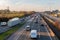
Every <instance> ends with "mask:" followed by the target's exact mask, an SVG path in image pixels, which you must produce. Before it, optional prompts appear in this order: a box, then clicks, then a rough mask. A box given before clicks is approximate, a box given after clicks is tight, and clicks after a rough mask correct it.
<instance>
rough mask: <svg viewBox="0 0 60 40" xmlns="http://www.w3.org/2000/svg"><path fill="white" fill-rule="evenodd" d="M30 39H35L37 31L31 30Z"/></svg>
mask: <svg viewBox="0 0 60 40" xmlns="http://www.w3.org/2000/svg"><path fill="white" fill-rule="evenodd" d="M30 37H31V38H37V30H31V32H30Z"/></svg>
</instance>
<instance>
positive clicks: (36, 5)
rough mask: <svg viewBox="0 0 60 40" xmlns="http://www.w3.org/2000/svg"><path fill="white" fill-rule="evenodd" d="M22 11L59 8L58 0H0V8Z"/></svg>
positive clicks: (59, 1) (59, 2) (59, 0)
mask: <svg viewBox="0 0 60 40" xmlns="http://www.w3.org/2000/svg"><path fill="white" fill-rule="evenodd" d="M8 6H9V7H10V10H17V11H19V10H22V11H30V10H34V11H44V10H54V9H58V10H60V0H0V9H6V8H7V7H8Z"/></svg>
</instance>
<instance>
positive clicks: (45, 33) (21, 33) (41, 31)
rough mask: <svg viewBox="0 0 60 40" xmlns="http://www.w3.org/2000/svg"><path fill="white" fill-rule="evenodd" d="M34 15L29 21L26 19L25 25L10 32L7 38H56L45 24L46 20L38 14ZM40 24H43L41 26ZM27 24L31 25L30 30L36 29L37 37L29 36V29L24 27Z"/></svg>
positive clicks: (24, 39)
mask: <svg viewBox="0 0 60 40" xmlns="http://www.w3.org/2000/svg"><path fill="white" fill-rule="evenodd" d="M35 15H36V17H35V16H34V17H32V18H31V19H29V20H30V21H29V20H28V21H27V22H26V23H25V25H23V27H22V28H20V29H19V30H18V31H16V32H15V33H14V34H12V35H11V36H10V37H9V38H8V39H7V40H57V39H55V35H54V33H53V32H52V30H51V29H50V28H49V26H48V25H47V24H46V22H45V21H44V20H43V18H42V17H41V16H40V15H39V14H35ZM37 16H38V17H37ZM36 20H37V21H38V23H35V21H36ZM42 24H43V25H44V26H42ZM27 25H30V26H31V30H33V29H35V30H37V31H38V37H37V39H31V38H30V35H29V34H30V31H26V30H25V27H26V26H27Z"/></svg>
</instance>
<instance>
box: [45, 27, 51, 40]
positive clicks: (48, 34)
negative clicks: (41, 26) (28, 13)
mask: <svg viewBox="0 0 60 40" xmlns="http://www.w3.org/2000/svg"><path fill="white" fill-rule="evenodd" d="M45 29H46V31H47V33H48V35H49V37H50V39H51V40H52V38H51V36H50V34H49V31H48V30H47V28H46V27H45Z"/></svg>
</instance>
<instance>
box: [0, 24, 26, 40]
mask: <svg viewBox="0 0 60 40" xmlns="http://www.w3.org/2000/svg"><path fill="white" fill-rule="evenodd" d="M24 24H25V23H20V24H18V25H16V26H14V27H12V28H11V29H10V30H8V31H6V32H4V33H2V34H0V40H5V38H6V37H8V36H10V35H11V34H12V33H14V32H16V31H17V30H18V29H19V28H20V27H21V26H22V25H24Z"/></svg>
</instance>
